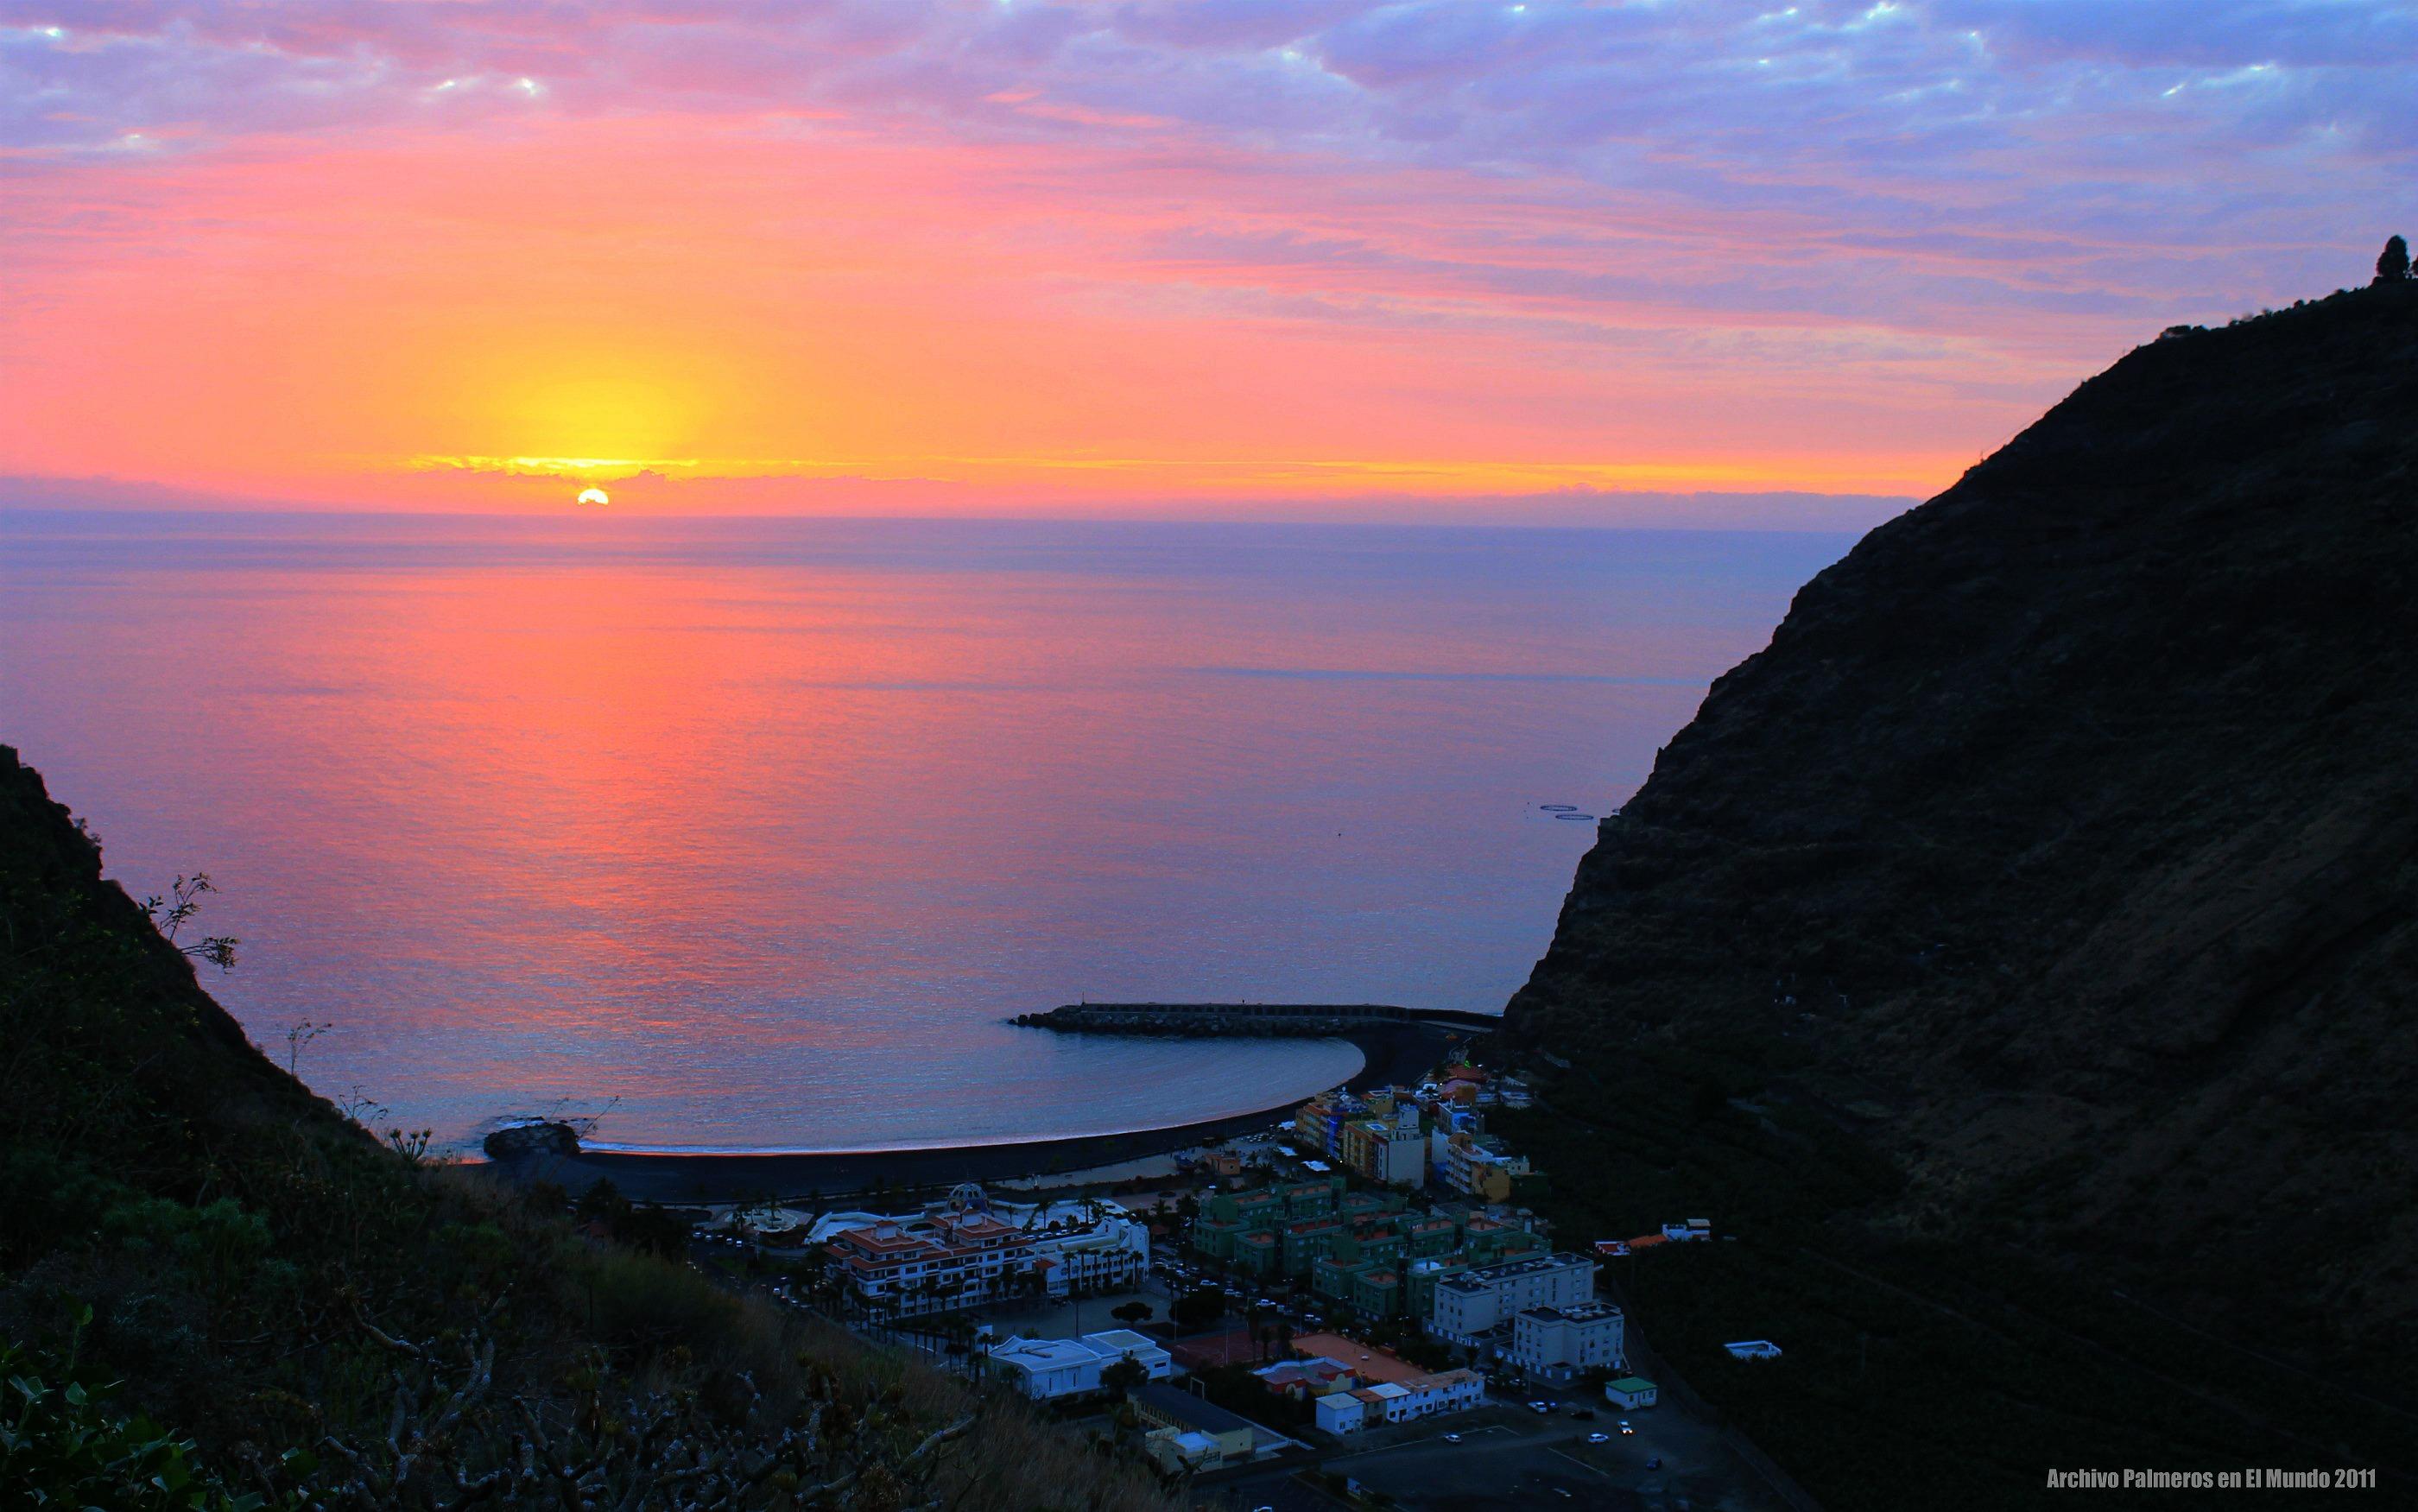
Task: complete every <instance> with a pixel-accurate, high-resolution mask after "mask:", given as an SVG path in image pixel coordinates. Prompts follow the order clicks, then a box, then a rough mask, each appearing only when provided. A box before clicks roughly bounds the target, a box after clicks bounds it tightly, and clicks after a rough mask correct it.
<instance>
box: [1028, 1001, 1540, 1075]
mask: <svg viewBox="0 0 2418 1512" xmlns="http://www.w3.org/2000/svg"><path fill="white" fill-rule="evenodd" d="M1012 1022H1014V1023H1018V1024H1021V1025H1023V1026H1024V1027H1026V1028H1028V1029H1047V1030H1055V1031H1058V1032H1060V1033H1069V1034H1157V1035H1171V1036H1174V1037H1178V1038H1189V1039H1200V1038H1228V1037H1233V1038H1252V1039H1266V1038H1278V1039H1281V1038H1304V1039H1311V1038H1315V1039H1330V1038H1331V1039H1345V1040H1350V1041H1351V1042H1352V1043H1353V1045H1354V1046H1356V1047H1357V1048H1358V1049H1359V1051H1360V1055H1361V1066H1360V1071H1359V1074H1358V1075H1356V1076H1354V1077H1352V1079H1351V1080H1350V1081H1348V1082H1346V1083H1345V1085H1346V1086H1347V1087H1350V1088H1351V1089H1352V1090H1354V1091H1355V1092H1357V1091H1360V1090H1363V1089H1365V1088H1369V1087H1380V1086H1388V1085H1393V1084H1398V1083H1402V1082H1408V1081H1412V1080H1415V1079H1416V1078H1417V1077H1419V1076H1420V1075H1421V1074H1422V1073H1424V1072H1426V1071H1427V1070H1428V1069H1429V1068H1430V1067H1431V1066H1433V1065H1435V1064H1436V1062H1437V1061H1442V1060H1445V1059H1447V1058H1449V1057H1452V1056H1456V1055H1460V1054H1464V1053H1467V1051H1468V1048H1469V1045H1470V1042H1471V1041H1473V1040H1475V1039H1477V1037H1478V1036H1480V1035H1483V1034H1488V1033H1492V1031H1495V1030H1497V1029H1500V1028H1501V1027H1502V1026H1503V1020H1502V1017H1501V1016H1499V1015H1495V1014H1477V1013H1464V1012H1462V1011H1459V1010H1456V1009H1450V1008H1403V1007H1400V1006H1398V1005H1396V1004H1393V1003H1377V1002H1354V1003H1324V1002H1318V1003H1311V1002H1070V1003H1061V1004H1060V1005H1059V1006H1057V1007H1055V1008H1052V1009H1050V1010H1048V1012H1047V1013H1037V1014H1018V1016H1016V1017H1015V1018H1014V1019H1013V1020H1012Z"/></svg>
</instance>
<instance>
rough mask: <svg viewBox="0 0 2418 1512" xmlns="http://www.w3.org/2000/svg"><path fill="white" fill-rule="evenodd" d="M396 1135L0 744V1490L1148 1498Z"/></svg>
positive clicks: (657, 1501) (281, 1498)
mask: <svg viewBox="0 0 2418 1512" xmlns="http://www.w3.org/2000/svg"><path fill="white" fill-rule="evenodd" d="M426 1148H427V1147H426V1138H425V1136H415V1135H412V1134H409V1133H406V1132H403V1131H396V1132H395V1133H394V1134H393V1135H391V1136H390V1137H389V1138H388V1139H387V1140H386V1141H384V1142H381V1140H380V1139H379V1138H375V1137H374V1136H373V1135H372V1134H371V1133H370V1132H369V1131H367V1130H364V1129H362V1128H361V1127H360V1126H359V1125H358V1124H355V1123H352V1122H351V1121H349V1120H347V1119H345V1118H344V1117H343V1116H341V1115H340V1114H339V1113H338V1112H337V1111H336V1110H335V1109H334V1108H332V1107H329V1105H328V1104H327V1103H325V1102H323V1101H321V1100H320V1099H319V1098H317V1097H314V1095H312V1093H311V1092H309V1091H308V1090H307V1089H305V1088H303V1087H302V1086H301V1085H300V1084H299V1083H298V1082H296V1081H295V1080H294V1079H293V1078H292V1077H289V1076H287V1075H286V1074H285V1073H284V1072H283V1071H281V1070H279V1069H278V1068H277V1067H276V1066H274V1065H272V1064H271V1063H270V1062H269V1061H268V1060H267V1059H266V1058H265V1057H263V1056H262V1055H261V1054H260V1052H259V1051H258V1050H257V1049H255V1048H254V1047H253V1046H252V1045H251V1044H249V1043H248V1042H247V1041H246V1040H245V1038H244V1035H243V1033H242V1031H240V1029H238V1028H237V1025H236V1023H235V1021H234V1020H233V1019H232V1018H230V1017H229V1016H227V1015H226V1014H225V1013H224V1012H223V1011H222V1010H221V1009H220V1007H219V1006H218V1004H217V1003H215V1002H213V1001H211V1000H210V999H209V997H208V996H207V994H206V993H204V992H203V991H202V990H201V987H200V985H198V983H197V982H196V981H195V978H194V975H193V970H192V962H191V959H189V958H188V956H187V955H185V954H184V953H183V952H182V951H180V950H179V949H178V947H177V946H176V944H175V943H172V942H171V941H169V940H168V939H163V938H162V937H161V932H160V931H159V930H158V929H157V928H155V927H154V925H153V924H152V921H151V919H150V917H148V916H146V914H145V910H144V909H143V908H142V907H140V906H139V905H137V904H136V903H134V902H133V901H132V900H130V898H129V897H128V896H127V895H126V893H124V892H122V891H121V890H120V889H119V888H118V887H117V886H116V885H115V884H114V883H111V882H107V881H104V880H103V879H102V878H101V875H100V853H99V846H98V844H97V843H96V842H95V841H94V840H93V838H92V837H91V836H90V835H89V834H87V833H86V832H84V831H83V829H82V828H81V827H80V826H78V825H77V824H76V823H75V822H74V821H73V820H72V819H70V817H69V815H68V813H67V811H66V810H65V809H64V808H62V807H60V806H59V805H58V804H56V803H54V802H51V800H50V798H49V796H48V795H47V794H46V793H45V792H44V791H43V787H42V783H41V779H40V778H39V777H38V775H37V774H36V773H35V772H34V771H31V770H30V769H28V768H26V767H24V766H23V765H22V764H21V763H20V762H19V760H18V757H17V753H16V752H14V751H13V750H10V749H8V747H6V746H0V1382H5V1384H6V1387H7V1389H8V1404H7V1408H6V1413H5V1421H6V1427H7V1432H6V1433H5V1434H0V1504H5V1505H7V1506H10V1507H14V1506H18V1505H39V1506H51V1505H56V1506H79V1507H84V1506H90V1507H107V1508H113V1509H115V1508H121V1507H123V1508H134V1507H142V1508H161V1509H165V1508H171V1507H174V1508H177V1509H180V1512H181V1509H198V1512H238V1509H242V1508H252V1507H268V1508H278V1509H300V1508H305V1507H310V1508H321V1507H324V1508H329V1509H336V1508H364V1509H380V1512H382V1509H386V1508H457V1507H469V1506H482V1507H545V1508H556V1509H559V1508H564V1507H582V1506H589V1507H593V1506H635V1505H638V1504H641V1500H642V1498H643V1499H645V1500H644V1504H646V1505H650V1506H661V1505H669V1504H674V1498H675V1496H676V1498H677V1504H679V1505H681V1506H698V1507H717V1508H736V1507H750V1508H754V1507H792V1506H797V1507H859V1508H873V1507H879V1508H885V1509H896V1508H902V1507H909V1506H933V1505H938V1506H945V1507H955V1508H960V1509H965V1512H973V1509H983V1508H987V1509H993V1512H1024V1509H1029V1508H1032V1507H1035V1506H1045V1505H1052V1506H1069V1507H1072V1506H1082V1507H1094V1508H1099V1509H1101V1512H1109V1509H1121V1512H1143V1509H1147V1508H1162V1507H1167V1506H1170V1505H1171V1503H1170V1502H1169V1501H1168V1500H1167V1499H1166V1498H1165V1497H1164V1496H1163V1495H1162V1493H1161V1492H1160V1490H1159V1489H1158V1488H1157V1487H1156V1486H1155V1484H1153V1483H1152V1482H1151V1480H1150V1479H1149V1478H1148V1476H1147V1475H1146V1474H1144V1473H1143V1472H1142V1471H1140V1469H1138V1468H1137V1467H1135V1466H1134V1465H1132V1464H1130V1463H1125V1462H1114V1461H1110V1460H1106V1459H1101V1458H1099V1457H1098V1456H1095V1455H1094V1454H1092V1453H1090V1452H1088V1451H1087V1450H1085V1449H1084V1448H1083V1447H1082V1446H1081V1445H1080V1444H1079V1443H1077V1442H1075V1441H1073V1440H1072V1439H1070V1438H1069V1437H1067V1436H1065V1435H1064V1434H1063V1433H1061V1432H1059V1431H1057V1430H1055V1429H1053V1428H1050V1427H1049V1426H1048V1425H1047V1424H1045V1423H1043V1422H1041V1421H1040V1420H1039V1419H1037V1418H1036V1417H1035V1416H1034V1415H1033V1413H1031V1412H1029V1411H1027V1410H1026V1409H1025V1408H1023V1407H1022V1406H1021V1405H1020V1404H1018V1402H1016V1401H1015V1400H1013V1399H1010V1398H1007V1397H1002V1396H1001V1395H999V1394H991V1395H987V1396H984V1397H979V1398H978V1397H976V1396H975V1394H974V1393H972V1391H971V1390H970V1389H969V1388H967V1387H966V1386H965V1385H964V1384H963V1383H961V1382H957V1381H956V1380H953V1379H949V1378H945V1377H943V1376H941V1375H940V1374H938V1373H936V1372H935V1371H933V1370H930V1369H927V1368H926V1367H923V1366H922V1365H920V1364H917V1363H913V1362H911V1361H909V1360H907V1359H905V1358H902V1357H900V1356H898V1355H896V1354H893V1353H886V1352H878V1351H874V1350H871V1349H869V1348H867V1347H865V1346H864V1345H861V1344H859V1343H858V1342H857V1341H856V1340H854V1339H853V1338H851V1337H850V1336H848V1335H846V1334H844V1333H842V1332H840V1331H839V1330H837V1329H836V1328H834V1327H832V1326H829V1325H825V1324H820V1323H818V1322H815V1321H809V1320H807V1319H805V1318H803V1317H801V1316H799V1315H796V1314H794V1313H791V1312H789V1311H787V1310H784V1309H779V1308H776V1307H775V1306H773V1304H772V1303H771V1302H770V1301H768V1300H766V1299H764V1298H762V1297H760V1296H754V1295H750V1296H742V1295H738V1294H735V1293H733V1292H731V1291H723V1290H720V1289H717V1288H716V1287H715V1286H714V1285H712V1283H710V1282H709V1281H708V1280H707V1279H706V1278H705V1277H704V1276H702V1275H699V1274H697V1273H696V1272H695V1271H693V1270H691V1269H689V1268H688V1266H687V1265H685V1264H684V1263H682V1262H681V1255H682V1254H683V1253H684V1251H685V1248H686V1243H687V1235H688V1229H687V1225H686V1224H685V1223H682V1222H679V1221H676V1220H669V1219H667V1218H666V1217H665V1216H664V1215H662V1214H650V1212H648V1211H647V1210H644V1209H636V1210H633V1209H632V1208H630V1207H629V1206H628V1205H627V1204H626V1203H616V1202H612V1201H607V1200H604V1199H601V1197H600V1198H599V1199H595V1200H591V1201H590V1202H589V1203H586V1204H583V1214H582V1215H583V1217H585V1218H587V1219H588V1220H589V1221H588V1222H587V1223H586V1224H585V1225H584V1226H583V1228H582V1229H578V1230H574V1229H573V1227H572V1225H571V1223H570V1221H569V1220H568V1218H567V1216H566V1214H565V1211H564V1209H565V1203H564V1201H563V1194H562V1193H561V1192H560V1191H559V1189H557V1190H554V1191H552V1192H551V1193H548V1192H547V1191H545V1190H544V1189H543V1188H532V1189H531V1190H530V1191H529V1192H528V1193H527V1194H516V1193H513V1192H508V1191H505V1190H502V1189H501V1188H500V1185H499V1184H493V1183H489V1182H486V1181H483V1180H480V1179H476V1178H473V1177H471V1176H469V1175H467V1174H466V1173H464V1172H461V1171H458V1170H451V1169H447V1168H436V1167H432V1166H430V1165H429V1164H428V1163H427V1161H426V1160H425V1158H424V1157H425V1153H426ZM650 1249H655V1250H660V1251H663V1252H664V1253H661V1254H658V1253H649V1252H647V1251H649V1250H650ZM71 1382H72V1383H74V1384H76V1385H77V1386H79V1387H80V1388H81V1389H80V1390H79V1391H77V1392H75V1393H73V1394H70V1393H69V1391H68V1390H67V1387H68V1385H69V1383H71ZM136 1413H142V1414H147V1416H148V1418H150V1419H155V1420H156V1421H157V1422H158V1423H159V1424H161V1425H164V1431H162V1430H161V1429H159V1428H154V1427H152V1425H151V1424H150V1423H149V1422H145V1421H143V1420H142V1419H140V1418H137V1417H135V1416H134V1414H136ZM237 1498H249V1499H252V1500H240V1501H239V1500H237Z"/></svg>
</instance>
